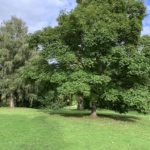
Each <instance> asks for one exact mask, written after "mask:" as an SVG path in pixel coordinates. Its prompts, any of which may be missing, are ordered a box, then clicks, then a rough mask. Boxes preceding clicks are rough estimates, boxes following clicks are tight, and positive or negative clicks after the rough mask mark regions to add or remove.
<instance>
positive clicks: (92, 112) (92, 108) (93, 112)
mask: <svg viewBox="0 0 150 150" xmlns="http://www.w3.org/2000/svg"><path fill="white" fill-rule="evenodd" d="M91 117H92V118H96V117H97V113H96V102H92V107H91Z"/></svg>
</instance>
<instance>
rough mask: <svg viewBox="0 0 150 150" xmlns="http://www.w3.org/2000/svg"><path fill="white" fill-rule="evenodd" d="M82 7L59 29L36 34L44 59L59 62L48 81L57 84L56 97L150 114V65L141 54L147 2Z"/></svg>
mask: <svg viewBox="0 0 150 150" xmlns="http://www.w3.org/2000/svg"><path fill="white" fill-rule="evenodd" d="M77 3H78V5H77V7H76V8H75V9H74V10H73V11H72V12H71V13H65V12H62V13H61V14H60V16H59V18H58V22H59V26H58V27H55V28H53V29H52V28H47V29H44V30H43V31H42V32H40V33H37V34H38V35H36V36H35V37H34V36H33V40H35V39H36V38H37V37H38V39H40V38H41V39H44V40H40V42H39V41H38V40H37V44H41V45H42V46H43V51H42V52H41V54H42V57H43V58H44V59H46V60H51V59H55V60H56V62H57V63H56V64H49V67H50V68H51V71H50V72H51V74H52V75H51V76H50V78H49V79H48V81H49V82H51V83H53V84H55V85H54V86H53V89H54V91H55V92H56V96H57V97H59V96H62V97H66V96H69V95H77V96H79V97H81V96H82V97H83V98H84V99H85V100H89V99H90V101H94V102H96V103H97V104H102V106H103V107H105V108H109V109H113V110H116V111H119V112H121V113H122V112H126V111H128V110H129V109H134V110H137V111H139V112H144V113H146V112H148V111H149V98H148V96H149V90H148V87H147V81H148V80H149V70H150V65H149V64H150V63H149V60H148V59H147V58H146V57H145V53H143V51H142V52H141V51H140V50H139V43H140V32H141V29H142V19H143V17H144V16H145V7H144V4H143V2H142V1H135V0H130V1H128V2H127V1H123V0H121V1H117V0H106V1H102V0H92V1H88V0H82V1H77ZM47 35H48V36H47ZM44 37H46V38H44ZM147 51H149V50H147ZM45 78H46V75H45ZM139 93H142V94H139Z"/></svg>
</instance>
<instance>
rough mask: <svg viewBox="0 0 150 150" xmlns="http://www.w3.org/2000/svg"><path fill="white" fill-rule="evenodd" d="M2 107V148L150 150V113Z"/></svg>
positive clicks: (0, 124) (17, 149)
mask: <svg viewBox="0 0 150 150" xmlns="http://www.w3.org/2000/svg"><path fill="white" fill-rule="evenodd" d="M88 115H89V111H76V110H69V109H65V110H59V111H55V112H54V111H50V112H43V111H40V110H36V109H23V108H22V109H21V108H19V109H7V108H1V109H0V150H149V149H150V136H149V134H150V116H149V115H147V116H144V115H137V114H135V113H130V114H127V115H119V114H117V113H114V112H111V111H105V110H104V111H99V117H98V118H97V119H91V118H90V117H89V116H88Z"/></svg>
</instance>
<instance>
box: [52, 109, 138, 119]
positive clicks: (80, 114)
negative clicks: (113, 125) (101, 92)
mask: <svg viewBox="0 0 150 150" xmlns="http://www.w3.org/2000/svg"><path fill="white" fill-rule="evenodd" d="M50 114H51V115H59V116H63V117H70V118H71V117H72V118H85V117H86V118H90V111H87V110H83V111H82V110H81V111H78V110H59V111H50ZM97 118H98V119H112V120H115V121H123V122H136V121H137V120H140V118H139V117H137V116H134V115H129V114H119V113H114V112H112V113H107V112H106V113H105V112H98V114H97Z"/></svg>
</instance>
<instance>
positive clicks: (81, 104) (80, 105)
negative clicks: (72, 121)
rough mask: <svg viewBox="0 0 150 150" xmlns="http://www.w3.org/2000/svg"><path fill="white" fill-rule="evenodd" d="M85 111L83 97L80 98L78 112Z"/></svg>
mask: <svg viewBox="0 0 150 150" xmlns="http://www.w3.org/2000/svg"><path fill="white" fill-rule="evenodd" d="M82 109H83V97H82V96H78V105H77V110H82Z"/></svg>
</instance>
